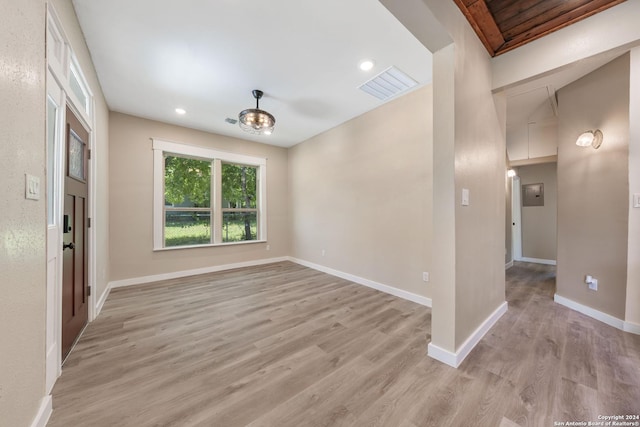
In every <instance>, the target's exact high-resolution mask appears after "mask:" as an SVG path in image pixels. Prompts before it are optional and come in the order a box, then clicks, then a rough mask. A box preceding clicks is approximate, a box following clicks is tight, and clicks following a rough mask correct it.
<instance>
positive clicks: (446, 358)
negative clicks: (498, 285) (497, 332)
mask: <svg viewBox="0 0 640 427" xmlns="http://www.w3.org/2000/svg"><path fill="white" fill-rule="evenodd" d="M508 308H509V307H508V304H507V302H506V301H504V302H503V303H502V304H500V305H499V306H498V308H496V309H495V310H494V312H493V313H491V314H490V315H489V317H487V318H486V319H485V321H484V322H482V324H481V325H480V326H478V328H477V329H476V330H475V331H474V332H473V333H472V334H471V336H469V338H467V340H466V341H465V342H464V343H462V345H461V346H460V347H459V348H458V350H457V351H456V352H455V353H452V352H450V351H448V350H445V349H443V348H442V347H438V346H437V345H435V344H433V343H429V345H428V347H427V353H428V355H429V356H430V357H432V358H434V359H436V360H438V361H440V362H442V363H444V364H447V365H449V366H451V367H454V368H457V367H458V366H460V364H461V363H462V362H463V361H464V359H465V358H466V357H467V356H468V355H469V353H471V350H473V349H474V347H475V346H476V345H477V344H478V343H479V342H480V340H481V339H482V337H484V336H485V335H486V333H487V332H489V330H490V329H491V328H492V327H493V325H495V324H496V322H497V321H498V320H500V318H501V317H502V316H503V315H504V314H505V313H506V312H507V310H508Z"/></svg>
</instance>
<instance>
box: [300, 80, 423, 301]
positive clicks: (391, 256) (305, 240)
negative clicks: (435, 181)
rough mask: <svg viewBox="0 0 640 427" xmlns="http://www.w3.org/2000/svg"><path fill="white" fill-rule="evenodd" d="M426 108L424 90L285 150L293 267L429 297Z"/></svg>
mask: <svg viewBox="0 0 640 427" xmlns="http://www.w3.org/2000/svg"><path fill="white" fill-rule="evenodd" d="M431 106H432V89H431V86H426V87H423V88H420V89H418V90H416V91H414V92H411V93H409V94H407V95H404V96H402V97H400V98H398V99H396V100H393V101H391V102H389V103H387V104H384V105H382V106H380V107H378V108H377V109H375V110H373V111H370V112H368V113H365V114H363V115H362V116H359V117H356V118H354V119H352V120H350V121H348V122H346V123H344V124H342V125H340V126H338V127H336V128H334V129H331V130H329V131H327V132H325V133H322V134H320V135H318V136H315V137H313V138H311V139H309V140H307V141H305V142H303V143H301V144H298V145H296V146H294V147H292V148H290V149H289V187H290V200H291V215H292V217H291V227H292V229H291V241H292V244H291V255H292V256H293V257H295V258H299V259H301V260H304V261H308V262H311V263H315V264H318V265H322V266H324V267H328V268H332V269H334V270H338V271H341V272H345V273H348V274H352V275H355V276H358V277H361V278H364V279H368V280H372V281H375V282H378V283H382V284H384V285H388V286H392V287H394V288H397V289H401V290H404V291H408V292H412V293H414V294H418V295H422V296H427V297H430V294H429V287H428V284H426V283H424V282H423V281H422V272H423V271H429V268H430V266H431V264H430V245H431V211H432V206H431V191H432V187H431V173H432V171H431V169H432V159H431V152H432V120H431V117H432V113H431V108H432V107H431ZM407 117H412V119H411V120H407Z"/></svg>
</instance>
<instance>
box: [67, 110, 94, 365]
mask: <svg viewBox="0 0 640 427" xmlns="http://www.w3.org/2000/svg"><path fill="white" fill-rule="evenodd" d="M66 130H67V132H66V162H65V164H66V174H65V179H64V216H63V221H62V233H63V234H62V236H63V237H62V241H63V245H62V248H63V251H62V253H63V261H62V360H64V359H65V357H67V355H68V354H69V352H70V351H71V348H72V347H73V344H74V343H75V341H76V339H77V338H78V336H79V335H80V332H82V329H83V328H84V326H85V325H86V324H87V319H88V308H89V304H88V301H89V292H88V290H89V289H88V280H87V278H88V274H87V259H88V257H87V249H88V245H87V226H88V220H87V218H88V206H89V204H88V201H87V194H88V190H87V176H88V171H87V168H88V161H87V158H88V148H87V143H88V141H89V132H87V131H86V130H85V129H84V127H83V126H82V125H81V124H80V121H79V120H78V119H77V117H76V116H75V114H74V113H73V112H72V111H71V110H70V109H69V107H67V129H66Z"/></svg>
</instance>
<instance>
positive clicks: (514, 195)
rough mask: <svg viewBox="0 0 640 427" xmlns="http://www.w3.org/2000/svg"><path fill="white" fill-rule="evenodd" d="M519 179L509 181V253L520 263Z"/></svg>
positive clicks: (520, 207) (520, 214)
mask: <svg viewBox="0 0 640 427" xmlns="http://www.w3.org/2000/svg"><path fill="white" fill-rule="evenodd" d="M520 188H521V187H520V177H519V176H517V175H516V176H514V177H513V178H512V179H511V221H512V224H513V225H512V229H511V252H512V254H513V260H514V261H522V203H521V202H520V199H521V197H522V195H521V194H520V192H521V190H520Z"/></svg>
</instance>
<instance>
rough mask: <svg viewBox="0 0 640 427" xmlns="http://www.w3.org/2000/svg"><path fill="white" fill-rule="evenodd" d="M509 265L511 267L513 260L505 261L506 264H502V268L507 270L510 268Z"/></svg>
mask: <svg viewBox="0 0 640 427" xmlns="http://www.w3.org/2000/svg"><path fill="white" fill-rule="evenodd" d="M511 267H513V260H511V261H509V262H508V263H506V264H505V265H504V269H505V270H508V269H510V268H511Z"/></svg>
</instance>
